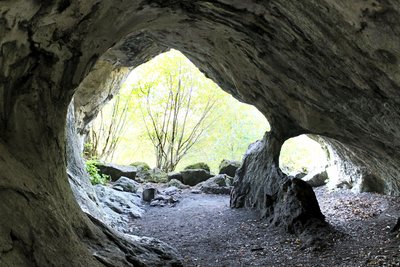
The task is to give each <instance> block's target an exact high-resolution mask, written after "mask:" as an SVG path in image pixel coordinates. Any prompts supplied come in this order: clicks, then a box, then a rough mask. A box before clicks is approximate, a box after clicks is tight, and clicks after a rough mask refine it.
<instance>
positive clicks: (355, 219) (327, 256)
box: [131, 187, 400, 266]
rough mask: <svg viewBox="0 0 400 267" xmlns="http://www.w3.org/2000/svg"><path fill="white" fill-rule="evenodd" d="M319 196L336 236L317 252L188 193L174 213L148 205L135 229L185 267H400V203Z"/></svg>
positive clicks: (222, 201)
mask: <svg viewBox="0 0 400 267" xmlns="http://www.w3.org/2000/svg"><path fill="white" fill-rule="evenodd" d="M315 193H316V195H317V198H318V200H319V203H320V206H321V210H322V212H323V213H324V214H325V215H326V219H327V221H328V222H329V224H330V231H328V232H323V234H321V235H320V236H319V238H320V239H322V240H323V241H324V242H321V244H324V245H322V246H314V247H313V249H310V247H307V246H305V245H304V243H303V241H302V240H301V239H299V238H298V237H296V236H295V235H290V234H287V233H285V232H284V231H283V230H279V228H277V227H269V225H268V224H267V221H265V220H259V219H258V217H257V214H256V213H255V212H253V211H249V210H244V209H230V208H229V196H226V195H207V194H193V193H191V192H190V190H183V191H182V193H181V197H180V202H179V203H177V204H175V205H174V206H166V207H150V206H146V213H145V215H144V216H143V218H142V219H139V220H135V221H133V222H132V224H131V227H132V228H133V229H131V230H132V232H134V233H136V234H137V235H144V236H151V237H156V238H159V239H161V240H163V241H165V242H167V243H168V244H170V245H172V246H173V247H175V248H176V249H177V250H178V252H179V253H180V254H181V255H182V257H183V261H184V265H185V266H400V234H399V235H396V233H391V232H390V230H391V227H393V226H394V224H395V223H396V220H397V219H396V218H397V216H399V212H398V211H399V210H400V199H399V198H395V197H390V196H383V195H378V194H372V193H362V194H353V193H352V192H351V191H349V190H345V189H341V190H339V191H328V190H327V189H326V188H324V187H320V188H316V189H315Z"/></svg>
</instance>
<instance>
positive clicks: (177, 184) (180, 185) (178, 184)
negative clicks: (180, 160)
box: [166, 179, 190, 189]
mask: <svg viewBox="0 0 400 267" xmlns="http://www.w3.org/2000/svg"><path fill="white" fill-rule="evenodd" d="M166 185H167V186H174V187H177V188H179V189H187V188H189V187H190V186H188V185H185V184H183V183H182V182H181V181H180V180H177V179H172V180H170V181H169V182H168V183H167V184H166Z"/></svg>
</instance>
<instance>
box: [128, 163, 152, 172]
mask: <svg viewBox="0 0 400 267" xmlns="http://www.w3.org/2000/svg"><path fill="white" fill-rule="evenodd" d="M129 165H130V166H133V167H136V168H137V169H138V171H149V170H150V166H149V164H147V163H146V162H141V161H136V162H133V163H131V164H129Z"/></svg>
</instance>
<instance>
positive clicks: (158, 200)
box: [150, 195, 179, 207]
mask: <svg viewBox="0 0 400 267" xmlns="http://www.w3.org/2000/svg"><path fill="white" fill-rule="evenodd" d="M177 202H179V200H178V199H177V198H176V197H174V196H166V195H157V196H156V197H155V198H154V199H153V200H152V201H151V202H150V206H152V207H156V206H159V207H164V206H166V205H169V206H175V204H176V203H177Z"/></svg>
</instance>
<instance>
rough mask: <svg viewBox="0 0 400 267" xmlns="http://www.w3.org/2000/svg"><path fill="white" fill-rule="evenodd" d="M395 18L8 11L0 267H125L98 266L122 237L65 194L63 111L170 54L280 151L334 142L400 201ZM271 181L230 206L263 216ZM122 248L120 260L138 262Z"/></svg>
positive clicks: (273, 11)
mask: <svg viewBox="0 0 400 267" xmlns="http://www.w3.org/2000/svg"><path fill="white" fill-rule="evenodd" d="M399 10H400V4H399V3H398V1H394V0H385V1H365V0H354V1H346V0H336V1H333V0H321V1H315V0H310V1H289V0H282V1H255V0H248V1H239V0H234V1H226V0H217V1H186V0H182V1H176V0H173V1H172V0H168V1H158V0H143V1H132V0H129V1H128V0H121V1H118V2H116V1H111V0H104V1H97V0H87V1H63V0H60V1H33V0H28V1H25V0H24V1H22V0H16V1H2V3H1V5H0V151H1V153H0V190H1V194H0V203H1V204H0V205H1V210H2V216H1V218H0V253H1V257H0V263H1V265H5V266H7V265H12V266H35V265H36V266H52V265H55V266H63V265H68V266H102V265H107V266H110V265H111V266H112V265H113V264H114V265H115V266H118V264H119V263H110V261H109V260H108V259H105V258H106V257H108V256H110V255H109V254H108V255H107V256H101V257H98V256H96V255H98V254H96V255H95V253H94V249H93V248H94V246H93V244H97V243H96V242H97V241H99V242H100V243H101V242H103V241H104V242H111V243H113V244H116V243H115V242H113V241H110V240H114V235H113V234H110V233H109V232H105V231H103V230H100V229H103V228H102V227H101V226H100V225H99V224H96V223H92V222H91V221H89V220H88V219H87V218H86V216H85V215H84V214H83V213H82V212H81V211H80V209H79V207H78V205H77V204H76V202H75V200H74V198H73V194H72V192H71V189H70V186H69V184H68V179H67V175H66V157H65V151H66V145H65V140H66V136H65V132H64V129H65V124H66V115H67V108H68V105H69V103H70V102H71V99H72V97H73V95H74V93H75V92H76V91H77V90H78V88H79V86H80V85H81V83H82V81H84V79H85V77H89V76H90V73H93V71H95V68H96V67H94V66H96V65H97V66H102V65H101V64H100V62H101V61H103V62H106V63H104V64H105V65H108V63H109V64H110V65H109V66H108V67H104V68H109V70H111V69H114V68H115V69H114V70H117V69H118V68H120V67H135V66H137V65H138V64H140V63H143V62H145V61H146V60H148V59H150V58H151V57H153V56H155V55H156V54H158V53H160V52H162V51H165V50H166V49H168V48H175V49H178V50H180V51H182V52H183V53H185V54H186V55H187V56H188V57H189V58H190V59H191V60H192V61H193V62H194V63H195V64H197V65H198V66H199V67H200V68H201V69H202V70H203V71H204V72H205V73H206V74H207V75H208V76H209V77H211V78H213V79H214V80H215V81H216V82H218V83H219V84H220V85H221V87H222V88H223V89H224V90H226V91H227V92H229V93H231V94H232V95H233V96H235V97H236V98H238V99H240V100H242V101H245V102H247V103H250V104H253V105H255V106H256V107H257V108H258V109H259V110H260V111H262V112H263V113H264V114H265V115H266V116H267V118H268V120H269V121H270V124H271V128H272V132H273V133H274V134H275V136H276V138H277V140H279V143H283V141H284V140H285V139H287V138H290V137H293V136H295V135H298V134H303V133H312V134H318V135H321V136H323V137H327V138H330V139H331V140H334V142H337V143H338V144H340V145H336V146H335V145H334V146H333V147H334V148H335V149H336V150H337V151H339V152H343V151H345V152H343V153H341V155H345V154H346V153H347V154H346V155H351V158H352V159H353V160H354V162H357V164H360V168H364V169H365V170H366V173H367V174H368V175H369V174H371V175H373V176H374V177H375V180H376V181H382V183H381V184H382V188H381V191H382V192H383V193H387V194H394V195H399V194H400V188H399V178H398V177H400V175H399V174H400V172H399V167H398V166H399V162H400V152H399V151H400V149H399V147H400V141H399V140H400V139H399V138H398V136H399V135H400V126H399V119H400V106H399V102H400V98H399V84H400V74H399V68H398V61H399V56H400V49H399V46H398V44H399V43H400V42H399V41H400V40H399V39H400V22H399V20H398V18H399V15H400V14H399V13H400V12H399ZM107 62H108V63H107ZM98 64H100V65H98ZM102 68H103V67H101V69H102ZM78 92H79V91H78ZM96 94H97V93H96ZM97 95H98V94H97ZM89 96H92V95H91V94H89ZM93 96H94V95H93ZM75 101H77V100H76V99H75ZM95 101H97V100H95ZM83 114H84V116H85V118H86V117H87V118H90V117H91V116H92V114H89V113H87V112H83ZM83 121H85V119H84V120H83ZM272 143H274V142H272ZM279 146H280V145H279ZM339 154H340V153H339ZM345 158H349V157H346V156H345ZM262 159H263V160H265V161H266V162H265V163H264V166H272V165H271V164H272V163H271V162H270V159H269V158H268V157H266V156H262ZM275 164H276V163H275ZM242 168H245V166H242ZM274 170H275V172H272V173H269V172H267V170H265V169H261V168H260V169H259V170H258V171H259V173H256V174H255V177H258V178H257V179H253V180H249V179H243V184H238V185H237V187H236V191H235V192H236V193H235V196H237V197H236V198H233V200H232V201H233V205H234V206H236V205H237V206H241V205H242V203H245V204H246V205H248V206H252V207H253V206H254V207H258V208H261V210H263V212H265V213H267V212H268V209H263V207H265V201H266V199H265V194H264V193H266V192H267V193H268V192H275V188H276V187H277V184H270V182H269V181H270V179H264V177H265V176H264V175H263V174H265V175H267V176H269V177H271V178H273V177H275V178H276V179H277V178H278V177H279V176H280V174H279V170H278V169H277V166H276V168H274ZM275 178H274V179H275ZM278 184H279V183H278ZM17 211H18V212H17ZM93 232H94V233H96V234H95V236H93V235H91V234H90V235H88V233H93ZM111 237H112V238H111ZM91 240H92V241H93V240H95V241H94V242H92V241H91ZM102 240H103V241H102ZM105 240H109V241H105ZM121 244H122V243H121V242H118V245H117V246H114V245H113V246H111V247H112V248H113V249H116V250H117V251H119V252H115V253H116V254H115V255H120V256H121V257H122V258H123V257H125V255H126V253H127V251H129V253H131V254H129V255H131V256H132V255H134V254H135V253H136V251H135V250H129V249H127V250H126V249H125V248H124V247H123V246H122V245H121ZM101 247H102V248H104V250H103V252H104V251H106V250H108V249H109V248H110V247H107V246H106V245H104V246H98V248H101ZM54 248H57V249H54ZM102 255H105V254H102ZM110 257H111V256H110ZM118 257H119V256H118ZM118 257H117V258H118ZM121 257H119V259H121ZM129 257H130V256H129ZM133 257H134V256H133ZM102 258H103V259H102ZM139 258H140V257H138V258H137V259H139ZM156 258H157V257H156ZM157 259H159V260H160V261H161V260H164V259H161V258H157ZM123 260H125V261H126V260H127V258H124V259H123ZM165 261H167V260H166V259H165ZM113 262H118V261H113ZM171 262H172V260H171ZM124 263H126V262H123V263H121V264H124ZM136 263H137V261H136V260H132V261H129V263H126V264H127V265H129V264H131V265H135V264H136ZM121 264H120V265H121ZM141 264H143V265H146V264H148V263H146V262H145V261H142V262H141ZM151 264H153V265H152V266H154V265H156V263H155V262H154V261H152V262H151Z"/></svg>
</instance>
